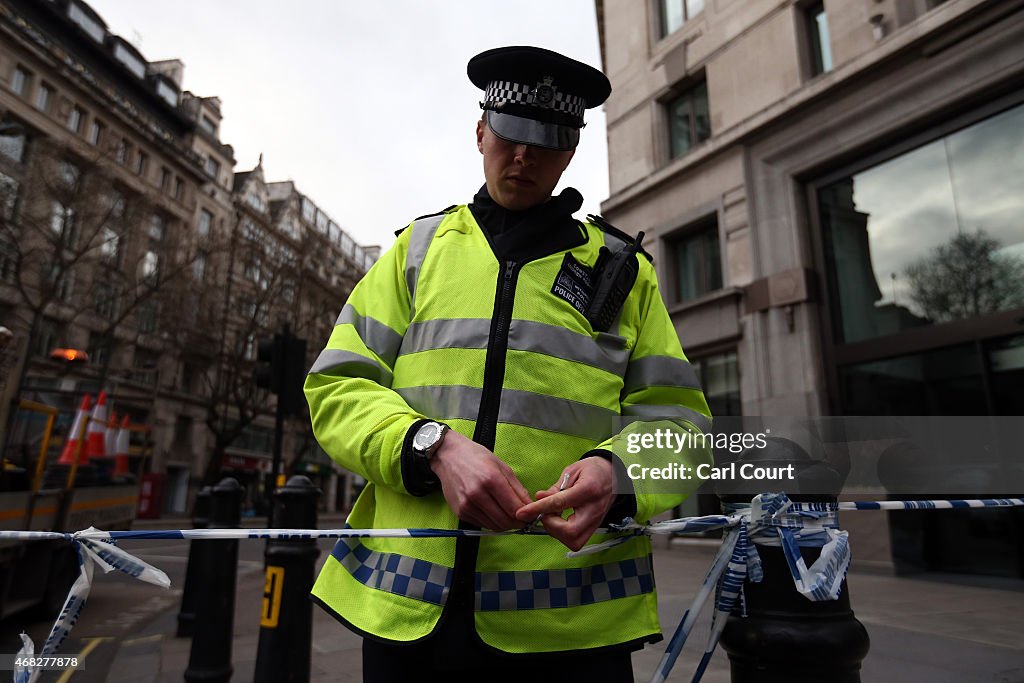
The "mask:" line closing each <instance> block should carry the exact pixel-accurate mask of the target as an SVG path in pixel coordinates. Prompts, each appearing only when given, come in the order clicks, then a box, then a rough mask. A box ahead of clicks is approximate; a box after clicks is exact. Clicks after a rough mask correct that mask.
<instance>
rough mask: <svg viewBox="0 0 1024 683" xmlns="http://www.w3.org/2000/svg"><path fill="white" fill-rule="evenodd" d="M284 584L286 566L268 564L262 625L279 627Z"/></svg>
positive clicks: (264, 584) (261, 616)
mask: <svg viewBox="0 0 1024 683" xmlns="http://www.w3.org/2000/svg"><path fill="white" fill-rule="evenodd" d="M283 585H284V567H274V566H271V565H267V576H266V579H265V580H264V582H263V613H262V614H261V615H260V626H266V627H267V628H277V618H278V616H279V615H280V614H281V587H282V586H283Z"/></svg>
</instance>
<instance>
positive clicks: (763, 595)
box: [719, 437, 870, 683]
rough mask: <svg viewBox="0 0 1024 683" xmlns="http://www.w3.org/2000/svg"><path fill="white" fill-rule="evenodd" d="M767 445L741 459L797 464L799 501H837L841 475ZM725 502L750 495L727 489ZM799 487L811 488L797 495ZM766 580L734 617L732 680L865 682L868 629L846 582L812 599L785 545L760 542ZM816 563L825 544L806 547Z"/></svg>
mask: <svg viewBox="0 0 1024 683" xmlns="http://www.w3.org/2000/svg"><path fill="white" fill-rule="evenodd" d="M768 442H769V444H768V448H766V449H760V450H758V451H748V452H747V453H745V454H744V455H741V456H740V460H741V461H745V462H755V461H756V462H758V463H759V464H762V463H763V464H775V465H784V464H790V463H791V464H793V465H794V467H795V471H796V472H797V476H796V480H797V481H796V484H795V488H796V491H794V490H793V488H794V486H793V485H792V484H791V485H789V486H787V493H790V492H792V495H789V498H790V500H792V501H794V502H831V503H834V502H836V496H835V495H833V494H837V493H838V492H839V490H840V489H841V488H842V483H843V477H842V475H840V474H839V472H837V471H836V470H835V469H834V468H832V467H830V466H829V464H828V463H826V462H823V461H820V460H813V459H812V458H811V457H810V456H809V455H808V454H807V452H806V451H804V450H803V448H801V447H800V446H799V445H797V444H795V443H793V442H792V441H789V440H787V439H779V438H774V437H773V438H770V439H768ZM723 488H724V487H720V488H719V492H720V497H721V499H722V502H724V503H743V502H745V503H749V502H750V499H751V495H750V494H749V492H748V493H746V494H738V493H732V494H728V493H724V492H723ZM799 491H808V492H813V493H812V494H805V495H799V493H798V492H799ZM757 554H758V555H759V556H760V558H761V566H762V568H763V570H764V577H763V579H762V580H761V582H760V583H753V582H751V581H747V582H746V583H745V584H744V585H743V595H744V600H745V606H746V616H744V617H740V616H737V615H735V614H733V615H730V616H729V619H728V621H727V622H726V625H725V630H724V631H723V632H722V636H721V639H720V641H719V642H720V643H721V645H722V649H724V650H725V651H726V652H727V653H728V654H729V664H730V669H731V672H732V676H731V680H732V683H753V682H755V681H756V682H757V683H782V682H783V681H784V682H785V683H818V682H820V681H829V682H830V683H860V664H861V661H863V659H864V657H865V656H867V653H868V647H869V644H870V641H869V639H868V633H867V630H866V629H865V628H864V625H863V624H861V623H860V622H859V621H857V619H856V618H855V617H854V615H853V610H851V609H850V593H849V587H848V586H847V583H846V579H845V578H844V579H843V585H842V588H841V589H840V593H839V598H838V599H837V600H825V601H822V602H812V601H811V600H808V599H807V598H805V597H804V596H802V595H800V594H799V593H798V592H797V591H796V587H795V586H794V585H793V575H792V573H791V572H790V569H789V564H788V563H787V562H786V556H785V554H784V553H783V550H782V548H780V547H772V546H768V545H763V544H758V546H757ZM800 554H801V555H802V556H803V558H804V562H806V564H807V566H808V567H809V566H811V565H812V564H813V563H814V561H815V560H816V559H818V555H820V554H821V549H820V548H810V547H807V548H805V547H801V548H800Z"/></svg>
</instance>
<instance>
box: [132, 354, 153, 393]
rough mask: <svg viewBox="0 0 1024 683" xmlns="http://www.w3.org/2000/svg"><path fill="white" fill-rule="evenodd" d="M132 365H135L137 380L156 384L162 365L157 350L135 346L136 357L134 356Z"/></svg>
mask: <svg viewBox="0 0 1024 683" xmlns="http://www.w3.org/2000/svg"><path fill="white" fill-rule="evenodd" d="M132 365H133V366H134V367H135V369H136V372H135V373H134V375H135V381H137V382H141V383H142V384H149V385H151V386H152V385H154V384H156V376H157V372H159V370H158V367H159V365H160V356H159V354H157V352H156V351H150V350H149V349H143V348H140V347H138V346H136V347H135V357H134V358H132Z"/></svg>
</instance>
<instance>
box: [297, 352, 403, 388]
mask: <svg viewBox="0 0 1024 683" xmlns="http://www.w3.org/2000/svg"><path fill="white" fill-rule="evenodd" d="M315 373H326V374H331V375H344V376H346V377H362V378H363V379H369V380H373V381H374V382H377V383H378V384H380V385H381V386H385V387H389V386H391V372H390V371H389V370H388V369H387V368H385V367H384V366H383V365H381V364H380V363H378V362H377V361H375V360H373V359H372V358H367V357H366V356H360V355H359V354H358V353H352V352H351V351H342V350H341V349H324V350H323V351H321V352H320V355H319V356H318V357H317V359H316V362H315V363H313V367H311V368H310V369H309V374H311V375H312V374H315Z"/></svg>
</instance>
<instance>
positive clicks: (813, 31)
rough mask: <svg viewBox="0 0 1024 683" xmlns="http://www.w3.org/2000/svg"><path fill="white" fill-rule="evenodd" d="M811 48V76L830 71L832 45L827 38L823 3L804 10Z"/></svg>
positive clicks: (817, 3)
mask: <svg viewBox="0 0 1024 683" xmlns="http://www.w3.org/2000/svg"><path fill="white" fill-rule="evenodd" d="M804 13H805V14H804V16H805V17H806V18H807V35H808V37H809V38H810V48H811V75H812V76H817V75H818V74H823V73H825V72H827V71H831V70H832V43H831V42H830V41H829V38H828V17H827V16H826V14H825V3H824V2H816V3H814V4H813V5H811V6H809V7H808V8H807V9H805V10H804Z"/></svg>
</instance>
